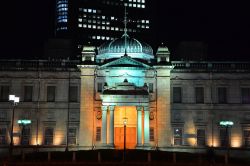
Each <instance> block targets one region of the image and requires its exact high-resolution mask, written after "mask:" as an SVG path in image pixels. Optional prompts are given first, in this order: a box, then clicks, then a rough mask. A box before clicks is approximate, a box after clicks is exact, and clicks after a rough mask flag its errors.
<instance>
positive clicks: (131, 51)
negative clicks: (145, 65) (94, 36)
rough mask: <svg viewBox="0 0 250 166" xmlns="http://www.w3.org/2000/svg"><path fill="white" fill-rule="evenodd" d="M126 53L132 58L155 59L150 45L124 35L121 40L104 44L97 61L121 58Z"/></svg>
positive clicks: (100, 48) (99, 50)
mask: <svg viewBox="0 0 250 166" xmlns="http://www.w3.org/2000/svg"><path fill="white" fill-rule="evenodd" d="M125 45H126V53H127V55H128V56H130V57H132V58H140V59H147V60H149V59H153V58H154V56H153V49H152V47H151V46H150V45H148V44H146V43H143V42H140V41H138V40H137V39H134V38H130V37H129V36H128V35H127V34H124V35H123V36H122V37H121V38H119V39H115V40H113V41H111V42H107V43H104V44H102V45H101V46H100V47H99V48H98V55H97V59H111V58H119V57H121V56H123V55H124V54H125Z"/></svg>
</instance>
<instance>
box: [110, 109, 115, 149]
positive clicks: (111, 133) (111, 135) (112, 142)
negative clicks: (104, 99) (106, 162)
mask: <svg viewBox="0 0 250 166" xmlns="http://www.w3.org/2000/svg"><path fill="white" fill-rule="evenodd" d="M114 108H115V107H114V106H109V122H110V124H109V144H110V145H111V146H114V110H115V109H114Z"/></svg>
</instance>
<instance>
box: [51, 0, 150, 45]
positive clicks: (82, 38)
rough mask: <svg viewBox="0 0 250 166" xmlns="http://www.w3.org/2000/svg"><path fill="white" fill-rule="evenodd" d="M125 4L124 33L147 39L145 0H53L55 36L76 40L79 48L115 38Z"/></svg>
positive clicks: (122, 25) (119, 30)
mask: <svg viewBox="0 0 250 166" xmlns="http://www.w3.org/2000/svg"><path fill="white" fill-rule="evenodd" d="M125 6H126V8H127V16H128V28H127V29H128V33H129V34H130V35H131V36H133V37H136V38H138V39H141V40H145V41H151V39H152V37H151V36H150V35H151V34H152V33H150V30H151V26H152V18H151V16H152V9H153V3H152V2H150V1H149V0H56V19H55V26H56V27H55V33H56V37H64V38H73V39H76V43H77V45H78V47H79V49H81V45H84V44H88V43H90V44H91V45H94V46H99V45H100V44H102V43H103V42H104V41H109V40H113V39H115V38H119V37H120V36H121V35H122V34H123V31H124V23H123V22H124V9H125Z"/></svg>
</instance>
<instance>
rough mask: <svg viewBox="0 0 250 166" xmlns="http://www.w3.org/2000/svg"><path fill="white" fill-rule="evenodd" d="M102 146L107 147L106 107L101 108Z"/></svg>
mask: <svg viewBox="0 0 250 166" xmlns="http://www.w3.org/2000/svg"><path fill="white" fill-rule="evenodd" d="M102 144H103V145H107V106H102Z"/></svg>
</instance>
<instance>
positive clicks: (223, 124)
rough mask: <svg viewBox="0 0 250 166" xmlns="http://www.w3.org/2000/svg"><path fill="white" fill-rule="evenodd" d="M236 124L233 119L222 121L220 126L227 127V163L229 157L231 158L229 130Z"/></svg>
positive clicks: (226, 162)
mask: <svg viewBox="0 0 250 166" xmlns="http://www.w3.org/2000/svg"><path fill="white" fill-rule="evenodd" d="M233 125H234V122H232V121H220V126H222V127H225V128H226V137H227V139H226V146H227V153H226V156H225V164H228V158H229V146H230V144H229V132H228V128H229V127H232V126H233Z"/></svg>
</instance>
